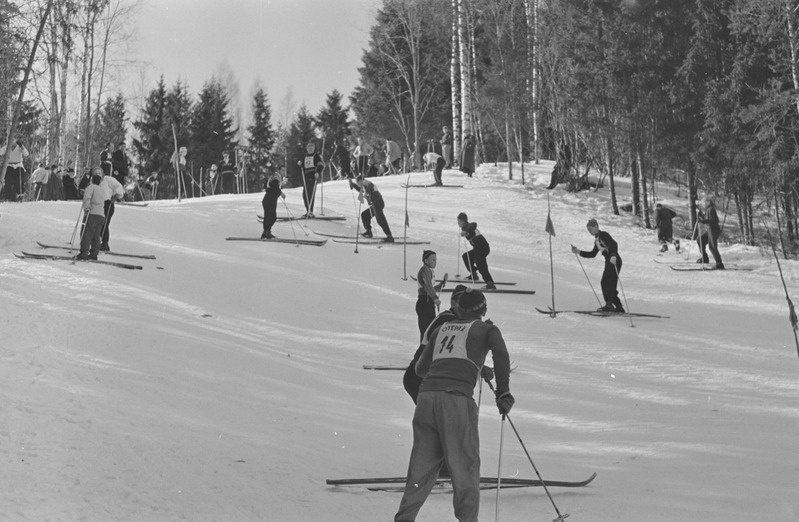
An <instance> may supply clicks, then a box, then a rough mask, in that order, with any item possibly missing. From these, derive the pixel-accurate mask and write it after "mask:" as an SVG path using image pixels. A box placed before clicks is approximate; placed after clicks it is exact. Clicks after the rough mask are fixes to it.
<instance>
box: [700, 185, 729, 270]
mask: <svg viewBox="0 0 799 522" xmlns="http://www.w3.org/2000/svg"><path fill="white" fill-rule="evenodd" d="M697 221H699V222H700V223H702V224H703V225H705V227H706V228H707V230H705V231H704V232H703V233H702V234H701V235H700V236H699V238H698V239H697V240H696V242H697V244H698V245H699V252H701V254H702V257H700V258H699V259H697V260H696V262H697V263H708V262H709V261H710V259H708V257H707V250H705V247H706V246H707V247H709V248H710V253H711V254H713V260H714V261H715V262H716V270H724V263H722V262H721V254H719V247H718V241H719V237H720V236H721V226H720V225H719V215H718V214H717V213H716V205H715V204H714V203H713V200H712V199H709V198H708V199H706V200H705V211H704V212H702V211H701V210H700V211H699V216H698V217H697Z"/></svg>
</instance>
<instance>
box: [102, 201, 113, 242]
mask: <svg viewBox="0 0 799 522" xmlns="http://www.w3.org/2000/svg"><path fill="white" fill-rule="evenodd" d="M103 208H104V210H105V225H104V226H103V241H102V243H103V245H105V246H108V238H109V236H110V231H109V228H110V227H111V218H112V217H114V202H113V200H110V199H109V200H107V201H106V202H105V204H104V205H103Z"/></svg>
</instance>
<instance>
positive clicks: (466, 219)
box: [458, 212, 469, 221]
mask: <svg viewBox="0 0 799 522" xmlns="http://www.w3.org/2000/svg"><path fill="white" fill-rule="evenodd" d="M458 219H460V220H463V221H469V217H468V216H467V215H466V212H461V213H460V214H458Z"/></svg>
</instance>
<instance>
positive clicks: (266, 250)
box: [0, 163, 799, 522]
mask: <svg viewBox="0 0 799 522" xmlns="http://www.w3.org/2000/svg"><path fill="white" fill-rule="evenodd" d="M550 170H551V164H549V163H544V164H542V165H540V166H538V167H535V166H530V165H528V166H527V172H526V175H527V176H528V180H529V179H530V176H533V180H534V182H533V183H528V185H527V186H524V187H523V186H521V184H520V183H519V181H517V180H514V181H508V180H507V179H506V178H507V172H506V171H507V168H506V166H503V165H499V166H497V167H495V166H492V165H487V166H483V167H482V168H480V169H479V171H478V173H477V174H476V176H475V178H474V179H469V178H466V177H465V176H463V175H462V174H460V173H457V172H455V171H445V174H444V176H445V177H444V180H445V183H458V184H463V185H465V187H464V188H462V189H418V188H417V189H410V192H409V195H408V207H409V217H410V224H411V228H410V229H409V231H408V235H409V237H411V238H414V239H425V240H429V241H430V242H431V245H429V246H426V245H425V246H409V247H408V248H407V268H406V265H405V261H404V257H403V256H404V250H403V247H402V246H401V245H393V246H382V247H378V246H373V245H361V246H360V247H359V248H358V252H359V253H357V254H356V253H355V252H354V250H355V248H354V245H351V244H342V243H334V242H333V241H332V240H331V241H328V243H327V244H326V245H325V246H323V247H321V248H317V247H309V246H303V247H297V246H295V245H292V244H263V243H259V242H253V243H249V242H229V241H225V237H227V236H244V235H252V236H257V235H259V234H260V225H259V223H258V222H257V221H256V219H255V217H256V214H260V213H261V207H260V200H261V195H259V194H250V195H242V196H214V197H209V198H205V199H202V200H184V201H183V202H181V203H178V202H177V201H158V202H154V203H151V204H150V205H149V206H148V207H147V208H138V207H132V206H118V207H117V212H116V215H115V216H114V219H113V222H112V238H111V247H112V249H114V250H116V251H119V252H129V253H141V254H155V255H156V256H157V260H155V261H152V260H140V264H141V265H143V267H144V269H143V270H140V271H129V270H122V269H119V268H116V267H111V266H104V265H98V264H87V263H78V264H75V265H72V264H70V263H69V262H63V261H34V260H20V259H16V258H15V257H13V256H12V254H11V253H12V252H19V251H22V250H26V251H38V250H39V249H38V247H37V246H36V243H35V241H37V240H38V241H42V242H45V243H61V244H63V243H66V242H68V241H69V239H70V236H71V234H72V230H73V227H74V224H75V220H76V218H77V215H78V212H79V210H78V209H79V203H78V202H39V203H24V204H8V203H4V204H2V205H0V246H2V251H3V252H4V254H3V255H2V256H0V274H1V277H0V288H1V289H2V295H3V299H2V303H0V314H2V316H3V322H2V325H3V326H2V329H1V330H0V332H2V333H0V344H1V345H2V348H0V393H1V394H2V397H3V400H2V401H0V463H1V464H2V473H1V475H2V478H1V479H0V482H2V488H0V519H3V520H31V521H41V520H91V521H95V520H97V521H106V520H220V521H241V520H269V521H323V520H324V521H349V520H358V521H376V520H391V518H392V517H393V514H394V512H395V510H396V508H397V505H398V503H399V498H400V496H399V494H397V493H385V492H384V493H376V492H369V491H366V490H365V489H362V488H333V487H328V486H326V485H325V479H326V478H344V477H368V476H373V477H374V476H396V475H404V473H405V469H406V466H407V461H408V456H409V453H410V448H411V439H412V436H411V417H412V414H413V403H412V402H411V400H410V399H409V398H408V396H407V395H406V394H405V392H404V390H403V388H402V382H401V380H402V372H400V371H369V370H364V369H363V365H369V364H381V365H382V364H385V365H403V364H407V362H408V360H409V359H410V357H411V355H412V354H413V352H414V350H415V348H416V342H417V339H418V331H417V327H416V315H415V312H414V303H415V295H416V287H415V283H414V282H413V281H412V280H411V279H410V276H411V275H415V274H416V271H417V270H418V269H419V267H420V266H421V252H422V249H423V248H432V249H434V250H436V251H437V252H438V260H439V266H438V268H437V275H438V276H442V275H443V273H444V272H449V274H450V275H455V273H457V272H460V273H461V274H463V273H464V269H463V267H461V266H459V262H458V254H459V252H462V251H463V244H462V243H460V239H459V235H458V229H457V225H456V216H457V214H458V213H459V212H461V211H464V212H467V213H468V214H469V217H470V219H471V220H473V221H477V222H478V224H479V227H480V230H481V231H482V232H483V234H484V235H485V236H486V238H487V239H488V240H489V242H490V243H491V255H490V256H489V264H490V267H491V269H492V273H493V275H494V277H495V279H496V280H498V281H516V282H517V283H518V285H517V287H516V288H520V289H535V290H536V291H537V293H536V294H535V295H534V296H523V295H489V296H488V317H490V318H491V319H492V320H493V321H494V322H495V323H497V324H498V325H499V326H500V328H501V330H502V332H503V334H504V336H505V339H506V341H507V343H508V348H509V351H510V353H511V359H512V361H513V364H514V367H515V370H514V372H513V374H512V376H511V390H512V392H513V393H514V395H515V397H516V406H515V408H514V409H513V411H512V413H511V419H512V420H513V421H514V423H515V425H516V427H517V429H518V430H519V433H520V435H521V437H522V439H523V440H524V443H525V444H526V446H527V448H528V449H529V451H530V453H531V455H532V458H533V459H534V461H535V463H536V465H537V466H538V469H539V470H540V471H541V474H542V475H543V477H544V478H548V479H554V480H581V479H583V478H586V477H587V476H589V475H590V474H591V473H593V472H597V474H598V476H597V478H596V480H595V481H594V482H593V483H592V484H591V485H590V486H588V487H585V488H581V489H569V490H566V489H552V494H553V496H554V500H555V502H556V503H557V505H558V507H559V508H560V510H561V512H568V513H571V518H570V519H569V520H574V521H627V520H630V521H633V520H634V521H678V520H679V521H683V520H697V521H703V522H711V521H718V522H722V521H723V522H729V521H746V522H751V521H756V520H786V521H787V520H799V493H798V492H799V452H798V451H797V449H798V448H799V442H797V440H798V439H797V436H798V434H799V383H797V375H799V358H797V352H796V348H795V346H794V340H793V335H792V332H791V329H790V324H789V321H788V310H787V304H786V301H785V297H784V293H783V289H782V285H781V283H780V280H779V276H778V271H777V265H776V263H774V261H773V259H769V258H768V257H764V256H763V255H761V251H760V250H758V249H757V248H746V247H741V246H729V245H723V246H722V249H721V254H722V256H723V258H724V262H725V264H726V265H727V266H728V267H732V266H735V265H743V266H750V267H754V268H755V269H754V270H753V271H749V272H745V271H727V272H708V273H701V272H675V271H673V270H670V269H669V267H668V266H664V265H662V264H657V263H654V262H653V258H655V257H657V259H658V260H660V261H665V262H674V263H679V262H684V259H685V257H684V255H681V254H677V253H675V252H674V251H673V250H672V251H670V252H668V253H667V254H665V255H663V256H656V254H657V251H658V245H657V242H656V240H655V235H654V232H653V231H650V230H645V229H643V228H640V227H637V226H633V225H632V220H631V219H630V217H629V216H612V215H611V213H610V210H609V199H608V193H607V190H606V189H602V190H600V191H599V192H596V193H594V192H581V193H578V194H569V193H567V192H565V191H564V190H563V189H562V187H559V188H557V189H556V190H554V191H547V190H545V188H544V187H545V186H546V185H547V184H548V182H549V175H548V173H549V171H550ZM515 177H516V178H520V172H519V171H518V169H517V171H516V176H515ZM405 180H406V177H405V176H397V177H390V178H378V179H376V180H375V181H376V183H377V185H378V187H379V188H380V190H381V192H382V193H383V195H384V197H385V199H386V204H387V209H386V213H387V216H388V219H389V222H390V224H391V226H392V228H393V231H394V235H395V236H397V237H401V236H402V223H403V221H404V212H403V206H404V198H405V190H404V189H403V188H401V186H400V185H401V183H403V182H405ZM430 181H431V175H430V174H429V173H419V174H414V175H412V176H411V182H412V183H427V182H430ZM620 190H621V191H622V192H621V193H622V196H623V197H627V193H628V192H625V191H627V189H626V188H622V189H620ZM287 192H288V198H287V203H288V205H289V207H290V208H291V209H292V210H293V211H294V212H295V213H297V212H298V211H299V209H300V208H301V207H302V203H301V199H300V198H301V196H300V192H299V190H297V189H291V190H288V191H287ZM659 193H660V196H661V197H663V198H664V202H665V203H667V204H669V205H671V206H673V207H674V208H676V209H677V210H678V211H680V212H682V213H683V214H684V215H685V214H686V205H687V203H686V201H685V200H684V199H678V198H677V197H676V196H675V195H674V191H670V190H668V188H666V187H659ZM548 195H550V196H551V209H552V220H553V223H554V226H555V231H556V233H557V236H556V237H555V238H553V241H552V251H553V256H554V262H555V263H554V287H555V304H556V307H557V308H558V309H593V308H596V307H597V306H598V303H597V300H596V299H595V297H594V295H593V294H592V290H591V288H590V287H589V285H588V280H587V279H586V276H585V275H584V274H583V271H582V269H581V267H580V264H579V263H578V260H577V259H576V258H575V256H574V255H573V254H572V253H571V252H570V250H569V245H570V244H575V245H577V246H579V247H581V248H583V249H589V248H590V247H591V243H592V238H591V237H590V235H589V234H588V233H587V231H586V229H585V223H586V221H587V219H588V218H589V217H596V218H598V219H599V222H600V225H601V227H602V228H603V229H604V230H607V231H608V232H610V233H611V234H612V235H613V237H614V238H615V239H616V240H617V241H618V243H619V245H620V252H621V256H622V257H623V260H624V267H623V269H622V272H621V282H622V287H623V290H624V295H625V296H626V300H627V304H628V307H629V309H630V310H631V311H633V312H643V313H653V314H661V315H665V316H669V317H670V318H668V319H634V320H633V322H632V324H631V321H630V320H629V319H626V318H620V317H613V318H598V317H592V316H581V315H574V314H562V315H559V316H558V317H557V318H554V319H553V318H551V317H549V316H547V315H542V314H539V313H537V312H536V310H535V307H536V306H537V307H541V308H544V307H546V306H548V305H550V304H551V295H552V292H551V283H550V263H549V243H548V236H547V234H546V233H545V232H544V225H545V222H546V213H547V196H548ZM321 196H323V197H324V213H325V214H341V215H346V216H347V221H346V222H318V221H317V222H313V223H311V224H310V228H312V229H315V230H318V231H323V232H328V233H338V232H344V231H350V232H352V233H353V234H354V230H355V219H354V216H355V207H354V199H353V196H354V193H352V192H351V191H350V190H349V188H347V185H346V183H344V182H331V183H328V184H327V185H325V187H324V192H323V194H321V193H320V194H318V195H317V198H318V199H319V198H320V197H321ZM318 205H319V201H318V202H317V210H318ZM279 212H281V213H282V212H285V209H283V207H282V205H281V206H280V207H279ZM293 227H294V228H293V232H292V225H291V224H290V223H285V222H284V223H278V224H277V225H276V226H275V229H274V231H275V233H276V234H277V235H278V236H279V237H292V234H293V233H296V234H297V235H298V236H299V237H303V238H304V237H305V234H304V232H303V231H302V230H300V229H299V228H298V225H297V224H294V225H293ZM375 232H376V235H378V236H382V233H381V232H380V230H379V228H375ZM308 233H309V234H310V237H315V235H314V234H313V233H312V232H310V231H309V232H308ZM684 246H688V245H687V244H686V243H684ZM689 256H690V261H693V259H695V258H696V257H697V252H696V247H695V245H691V252H689ZM105 259H110V257H106V258H105ZM114 259H115V260H123V259H119V258H114ZM125 261H127V260H125ZM137 261H139V260H137ZM582 264H583V267H584V268H585V271H586V272H587V275H588V277H589V278H590V281H591V284H592V285H593V287H594V289H595V290H596V291H597V292H599V277H600V274H601V270H602V262H601V260H600V259H595V260H589V259H584V260H582ZM783 270H784V272H785V276H786V280H787V282H788V287H789V290H790V291H791V292H795V291H796V289H797V288H798V287H799V264H797V263H796V262H786V261H783ZM406 274H407V276H408V277H407V279H406V278H405V277H404V276H405V275H406ZM445 301H446V299H445ZM633 325H634V326H633ZM488 393H489V392H488V390H487V389H484V390H483V400H482V408H481V419H480V433H481V454H482V462H483V469H482V474H483V475H496V472H497V457H498V449H499V435H500V426H501V422H500V418H499V416H498V414H497V412H496V408H495V406H494V404H493V401H491V400H490V399H489V398H488V395H487V394H488ZM503 453H504V455H503V463H502V469H503V475H504V476H512V477H523V478H535V475H534V472H533V470H532V468H531V466H530V464H529V462H528V461H527V458H526V457H525V454H524V452H523V450H522V448H521V446H520V444H519V443H518V440H517V439H516V437H515V435H514V434H513V431H512V430H511V429H510V427H509V426H506V429H505V441H504V449H503ZM481 502H482V503H481V520H492V519H493V518H494V512H495V492H493V491H485V492H484V493H483V494H482V498H481ZM554 516H555V512H554V510H553V508H552V505H551V504H550V502H549V500H548V499H547V497H546V495H545V493H544V491H543V490H541V489H540V488H534V489H516V490H503V491H502V494H501V504H500V519H501V520H503V521H521V520H540V521H548V520H551V519H552V518H553V517H554ZM418 520H420V521H443V520H454V517H453V515H452V504H451V496H450V495H448V494H434V495H432V496H431V497H430V499H429V500H428V502H427V503H426V504H425V506H424V508H423V509H422V511H421V513H420V516H419V519H418Z"/></svg>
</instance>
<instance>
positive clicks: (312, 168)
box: [297, 141, 325, 217]
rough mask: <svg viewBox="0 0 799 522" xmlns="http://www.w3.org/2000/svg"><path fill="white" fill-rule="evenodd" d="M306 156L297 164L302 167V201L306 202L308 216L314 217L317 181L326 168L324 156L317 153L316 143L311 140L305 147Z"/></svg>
mask: <svg viewBox="0 0 799 522" xmlns="http://www.w3.org/2000/svg"><path fill="white" fill-rule="evenodd" d="M305 152H306V154H305V157H304V158H303V159H302V160H300V161H298V162H297V165H299V166H300V169H302V177H303V184H302V201H303V203H305V212H306V214H305V215H306V216H307V217H313V204H314V199H316V194H315V192H316V191H315V190H314V189H315V188H316V182H317V181H319V175H320V174H321V173H322V170H324V168H325V164H324V162H323V161H322V157H321V156H320V155H319V154H317V153H316V143H314V142H313V141H309V142H308V145H306V147H305Z"/></svg>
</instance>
